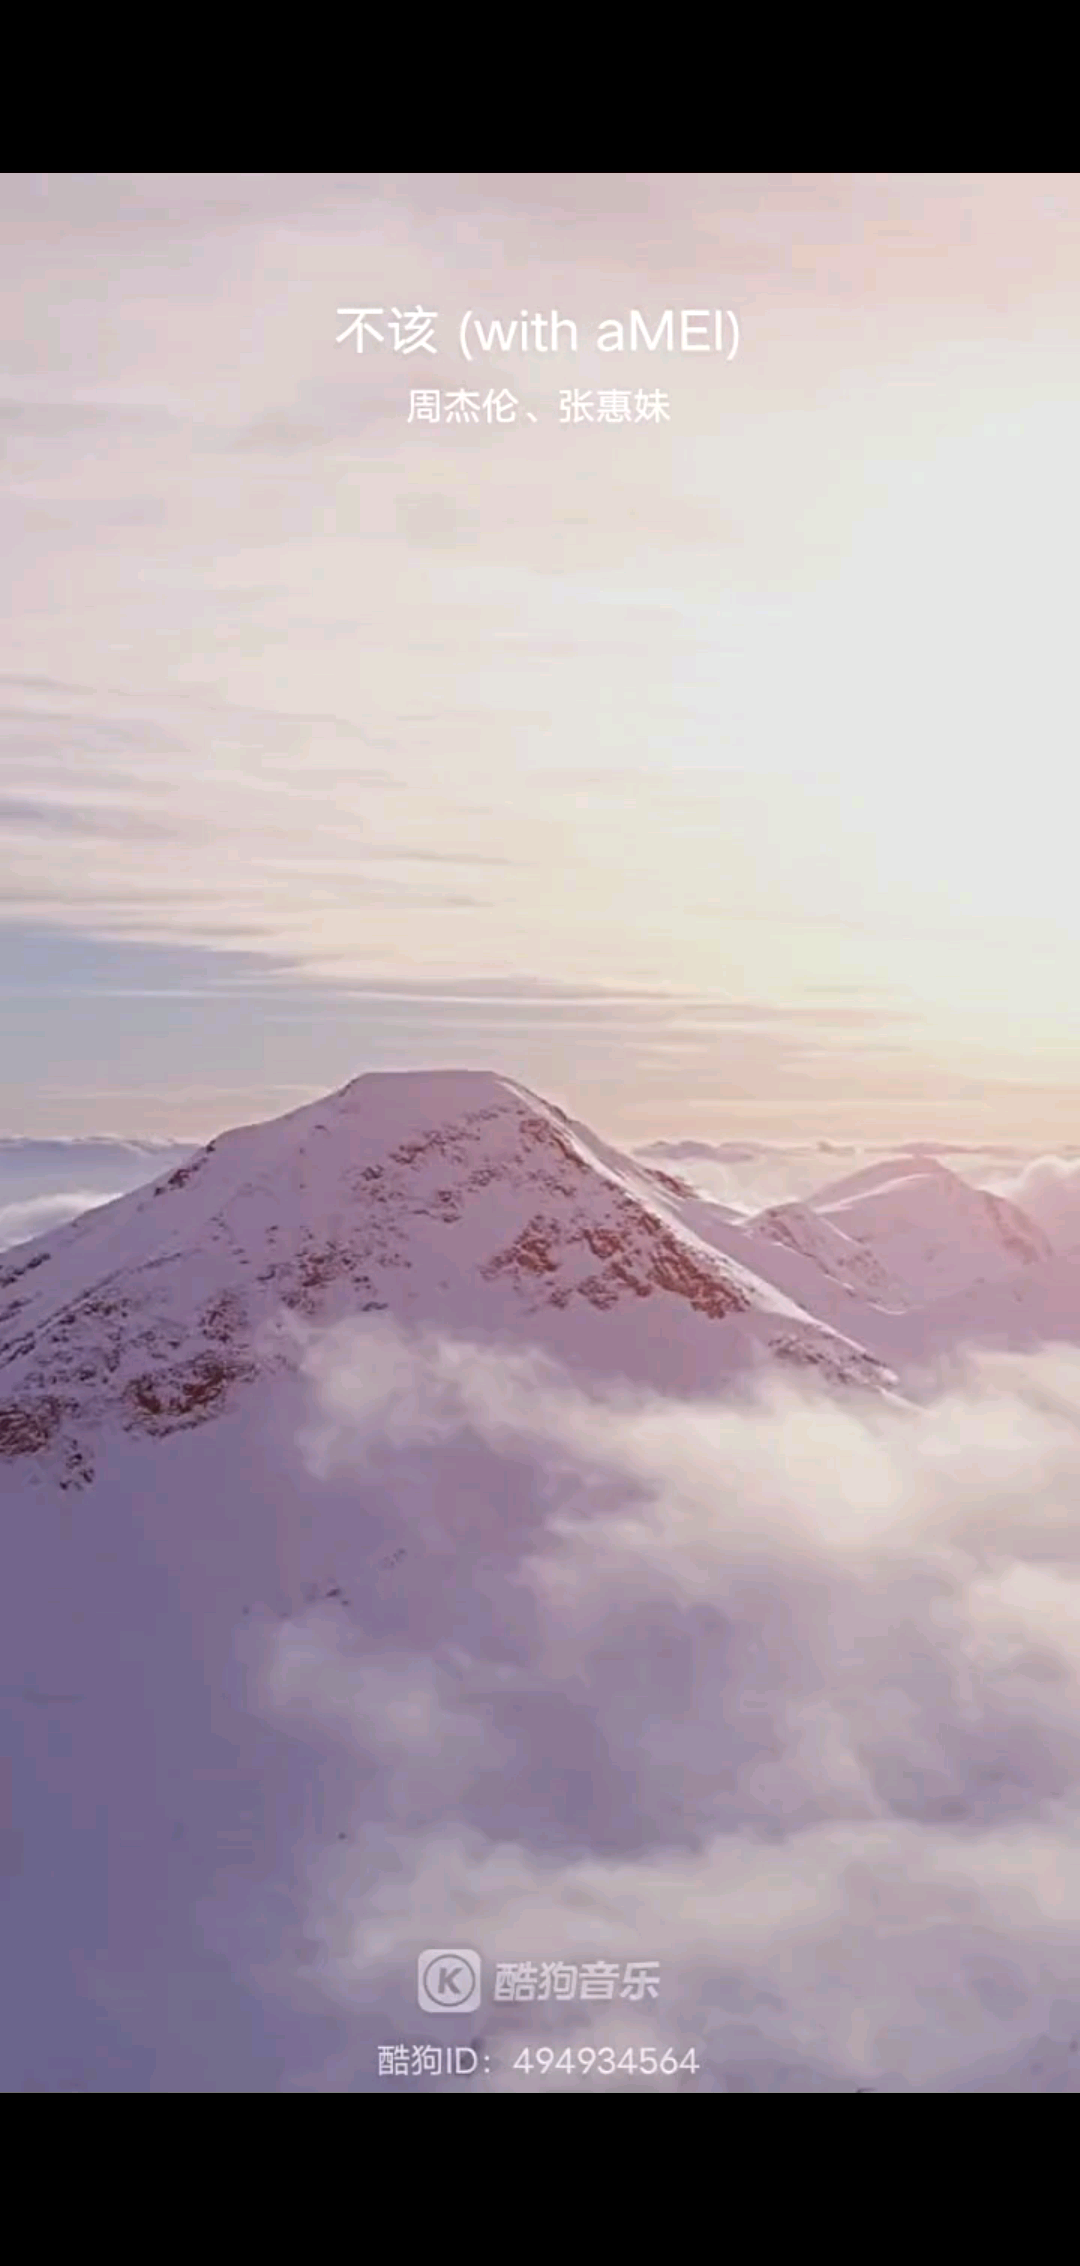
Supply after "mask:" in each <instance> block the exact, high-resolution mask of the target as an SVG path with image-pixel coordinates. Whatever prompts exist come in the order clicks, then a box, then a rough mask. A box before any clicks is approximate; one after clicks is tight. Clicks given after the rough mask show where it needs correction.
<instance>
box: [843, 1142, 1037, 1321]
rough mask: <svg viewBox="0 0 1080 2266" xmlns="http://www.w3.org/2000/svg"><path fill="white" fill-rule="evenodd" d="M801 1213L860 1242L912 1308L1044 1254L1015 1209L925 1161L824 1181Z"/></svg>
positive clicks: (889, 1163)
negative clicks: (813, 1217)
mask: <svg viewBox="0 0 1080 2266" xmlns="http://www.w3.org/2000/svg"><path fill="white" fill-rule="evenodd" d="M807 1209H808V1210H809V1211H810V1212H811V1213H812V1214H813V1215H814V1216H815V1217H816V1218H817V1219H818V1220H820V1221H822V1222H824V1223H826V1224H827V1225H829V1226H831V1227H832V1228H834V1229H837V1230H839V1232H840V1233H841V1234H843V1235H844V1236H845V1237H847V1238H849V1239H850V1240H851V1241H852V1242H854V1243H856V1244H861V1245H862V1246H863V1247H864V1249H866V1250H867V1251H868V1252H870V1253H871V1254H872V1255H873V1257H874V1258H875V1259H876V1260H877V1261H878V1263H879V1265H880V1266H882V1267H883V1268H884V1269H885V1271H886V1273H887V1274H888V1275H889V1276H890V1277H892V1278H893V1280H894V1281H895V1282H897V1283H899V1284H900V1285H902V1286H903V1289H904V1293H905V1295H906V1297H907V1298H908V1299H909V1300H911V1301H912V1302H913V1303H920V1302H922V1301H923V1300H925V1299H931V1298H940V1297H945V1296H948V1295H950V1294H951V1293H952V1292H954V1291H960V1290H964V1289H966V1288H968V1287H969V1286H970V1285H973V1284H975V1283H979V1282H992V1281H994V1280H996V1279H997V1278H998V1277H999V1276H1001V1275H1005V1274H1009V1273H1011V1272H1012V1271H1013V1269H1015V1268H1017V1267H1029V1266H1035V1265H1038V1264H1039V1263H1040V1262H1041V1261H1043V1260H1044V1259H1047V1258H1048V1257H1049V1256H1050V1244H1049V1242H1048V1241H1047V1238H1046V1237H1045V1235H1044V1234H1043V1232H1042V1230H1041V1228H1039V1227H1037V1226H1036V1225H1035V1222H1034V1221H1033V1220H1031V1219H1029V1218H1028V1216H1027V1214H1026V1212H1024V1211H1022V1210H1021V1208H1020V1206H1019V1204H1015V1203H1013V1202H1012V1201H1011V1200H1010V1199H1009V1198H1007V1197H1004V1196H995V1195H991V1194H990V1193H989V1191H988V1190H986V1189H983V1188H975V1187H973V1186H972V1184H971V1183H970V1181H967V1180H963V1179H962V1178H961V1177H960V1175H959V1173H956V1172H953V1171H952V1170H951V1168H950V1167H949V1166H948V1165H945V1164H942V1163H941V1162H940V1160H939V1159H937V1158H933V1157H922V1156H919V1157H902V1158H896V1157H891V1158H888V1159H885V1160H883V1161H882V1162H881V1163H879V1164H873V1165H869V1166H867V1167H866V1168H865V1169H864V1170H863V1171H861V1172H857V1173H850V1174H848V1175H847V1176H846V1177H845V1178H844V1179H843V1180H836V1181H833V1182H831V1183H830V1184H829V1185H828V1186H826V1187H825V1188H821V1189H819V1190H818V1191H817V1193H816V1194H815V1195H814V1196H812V1197H810V1198H809V1199H808V1200H807Z"/></svg>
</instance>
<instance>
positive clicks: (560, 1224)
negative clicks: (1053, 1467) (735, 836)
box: [0, 1071, 891, 1484]
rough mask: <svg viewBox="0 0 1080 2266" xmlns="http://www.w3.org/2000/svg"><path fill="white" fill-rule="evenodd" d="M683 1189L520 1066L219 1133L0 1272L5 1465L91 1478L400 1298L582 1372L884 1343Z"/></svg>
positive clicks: (687, 1368)
mask: <svg viewBox="0 0 1080 2266" xmlns="http://www.w3.org/2000/svg"><path fill="white" fill-rule="evenodd" d="M679 1185H680V1184H679V1183H676V1182H675V1181H674V1180H668V1181H667V1182H666V1185H665V1176H664V1175H662V1174H657V1173H656V1172H655V1171H653V1170H650V1169H649V1168H648V1167H645V1166H642V1165H635V1164H634V1163H633V1162H632V1160H630V1159H629V1158H627V1157H624V1156H623V1155H621V1154H620V1152H619V1151H618V1150H615V1149H612V1148H610V1147H609V1146H608V1144H607V1143H605V1142H603V1141H601V1140H599V1139H598V1138H597V1137H596V1136H595V1135H594V1134H592V1133H591V1132H589V1130H588V1129H587V1128H586V1127H584V1126H580V1125H576V1124H574V1123H573V1122H572V1121H571V1120H570V1119H569V1118H567V1117H566V1116H565V1115H564V1114H563V1112H562V1111H560V1110H557V1109H555V1108H553V1107H551V1106H550V1105H549V1104H548V1103H546V1102H544V1101H542V1100H541V1099H539V1098H538V1097H537V1096H536V1095H535V1094H532V1093H530V1092H529V1091H528V1090H527V1089H526V1088H525V1087H522V1086H519V1085H516V1084H514V1083H513V1082H512V1081H510V1080H509V1079H504V1078H499V1077H496V1076H493V1075H490V1074H488V1073H484V1072H479V1071H460V1072H458V1071H443V1072H433V1073H425V1074H411V1073H401V1074H395V1073H375V1074H373V1075H370V1076H367V1077H361V1078H357V1079H356V1080H354V1081H353V1082H352V1083H351V1084H350V1085H348V1086H346V1087H344V1088H343V1089H342V1090H341V1091H340V1092H339V1093H337V1094H333V1095H330V1096H328V1097H327V1098H326V1099H325V1100H323V1101H321V1102H318V1103H314V1104H311V1105H309V1106H307V1107H305V1108H303V1109H299V1110H294V1111H292V1112H290V1113H289V1115H288V1116H286V1117H281V1118H277V1119H274V1120H272V1121H270V1122H268V1123H265V1124H259V1125H253V1126H247V1127H243V1128H240V1129H237V1130H235V1131H232V1132H229V1133H225V1134H222V1135H221V1136H220V1137H219V1138H218V1139H217V1140H215V1141H212V1142H211V1143H210V1144H209V1146H208V1147H207V1148H206V1149H204V1150H202V1151H199V1152H197V1153H196V1154H195V1155H194V1156H193V1157H192V1158H191V1159H190V1160H189V1161H188V1162H187V1163H185V1164H183V1165H181V1166H179V1167H178V1168H177V1169H176V1170H175V1171H173V1172H171V1173H169V1174H168V1176H167V1177H166V1178H164V1179H161V1180H158V1181H157V1182H155V1183H154V1184H152V1186H150V1187H149V1188H146V1189H140V1190H137V1191H135V1192H134V1193H132V1194H131V1195H128V1196H124V1197H121V1198H119V1199H118V1200H117V1201H116V1202H114V1203H112V1204H108V1205H104V1206H102V1207H100V1208H99V1209H96V1210H94V1211H93V1212H90V1213H87V1214H85V1215H84V1216H83V1217H82V1218H81V1219H79V1220H77V1221H75V1222H74V1223H73V1224H72V1225H70V1226H68V1227H66V1228H64V1229H61V1230H59V1231H58V1232H56V1233H55V1234H53V1235H51V1236H45V1237H40V1238H38V1239H37V1241H36V1242H34V1243H31V1244H25V1245H23V1246H21V1247H20V1248H19V1249H18V1250H17V1252H16V1253H15V1254H14V1255H13V1258H12V1260H11V1262H10V1263H9V1264H7V1265H6V1266H3V1267H0V1457H6V1458H25V1457H34V1458H43V1459H44V1462H45V1464H46V1465H47V1466H48V1467H49V1468H50V1469H52V1470H53V1471H54V1472H56V1473H58V1474H62V1476H63V1480H64V1483H65V1484H78V1483H86V1482H88V1481H89V1479H90V1478H91V1477H92V1476H93V1470H94V1460H95V1450H94V1444H93V1443H94V1439H95V1436H96V1434H97V1433H98V1432H99V1431H100V1428H101V1427H102V1425H112V1426H116V1425H119V1426H120V1427H122V1428H123V1429H124V1430H126V1431H128V1432H132V1433H144V1434H145V1433H150V1434H161V1433H166V1432H170V1431H174V1430H176V1429H177V1428H181V1427H188V1426H190V1425H193V1424H197V1423H200V1422H203V1421H205V1420H207V1419H208V1418H212V1417H213V1416H215V1415H216V1414H217V1413H218V1412H219V1411H221V1410H222V1409H223V1408H225V1407H227V1406H231V1405H232V1403H233V1401H234V1400H235V1397H236V1395H237V1394H242V1393H243V1391H244V1390H245V1389H246V1388H249V1387H251V1386H252V1385H254V1384H255V1383H256V1382H257V1381H258V1380H259V1379H265V1378H266V1377H267V1376H269V1375H273V1374H274V1373H275V1371H276V1370H277V1369H279V1368H280V1367H281V1366H285V1367H288V1366H289V1365H290V1363H291V1362H292V1361H293V1359H294V1358H295V1355H294V1352H293V1349H292V1346H291V1343H290V1341H289V1339H288V1337H287V1335H283V1334H282V1333H280V1332H279V1333H278V1335H277V1337H276V1338H273V1337H271V1336H270V1335H269V1334H268V1332H269V1330H270V1328H271V1326H272V1325H274V1324H275V1322H280V1317H281V1315H282V1311H283V1310H284V1311H285V1312H286V1313H290V1312H291V1313H293V1314H295V1315H299V1316H302V1317H305V1318H309V1319H312V1320H318V1321H325V1322H330V1321H336V1320H339V1319H341V1318H343V1317H344V1316H346V1315H349V1314H355V1313H372V1312H386V1313H389V1314H390V1315H391V1316H392V1317H393V1318H394V1319H395V1320H396V1321H398V1322H400V1323H405V1324H407V1325H413V1324H414V1325H425V1326H436V1327H441V1328H444V1329H446V1330H449V1331H451V1332H454V1333H460V1334H466V1335H473V1336H479V1337H481V1338H488V1339H491V1338H494V1339H500V1340H505V1339H506V1338H507V1337H510V1338H511V1339H513V1340H516V1341H517V1342H519V1343H533V1344H536V1345H538V1346H540V1347H542V1348H543V1349H544V1350H545V1351H547V1352H548V1353H551V1354H554V1355H555V1356H557V1357H558V1358H560V1359H562V1360H563V1361H564V1362H566V1363H568V1364H569V1365H570V1366H572V1367H573V1368H574V1369H575V1370H586V1371H588V1370H593V1371H595V1372H597V1373H599V1374H609V1375H610V1374H623V1375H625V1376H628V1377H632V1378H634V1379H636V1380H638V1381H640V1382H642V1383H645V1384H651V1385H653V1386H655V1387H657V1388H658V1389H668V1390H671V1389H677V1390H682V1391H689V1392H693V1391H699V1390H714V1389H715V1388H716V1387H717V1385H718V1384H720V1383H721V1382H722V1381H723V1380H724V1379H725V1378H726V1377H730V1376H732V1375H733V1374H735V1373H738V1372H740V1371H745V1370H747V1369H752V1368H755V1367H757V1366H759V1365H760V1364H761V1363H762V1362H770V1361H781V1362H790V1363H793V1364H795V1365H797V1366H799V1367H801V1368H802V1369H804V1370H816V1371H819V1372H821V1373H823V1374H824V1376H825V1377H826V1378H827V1379H829V1380H830V1381H835V1382H838V1383H842V1384H863V1385H870V1386H874V1387H878V1388H885V1387H887V1386H888V1384H889V1383H890V1382H891V1380H890V1378H889V1377H888V1374H887V1373H886V1372H885V1371H883V1369H882V1368H881V1366H880V1364H879V1363H878V1362H877V1361H876V1360H874V1359H873V1357H871V1356H869V1355H868V1354H866V1353H865V1352H864V1351H863V1349H862V1348H861V1347H860V1346H858V1345H856V1344H855V1343H853V1342H852V1341H850V1340H848V1339H846V1338H844V1337H842V1336H840V1335H839V1334H838V1333H837V1332H836V1331H835V1330H834V1329H831V1328H830V1327H829V1326H828V1325H826V1324H824V1323H822V1322H820V1321H818V1320H817V1319H815V1318H814V1317H812V1316H811V1315H810V1314H808V1313H806V1312H805V1311H804V1310H803V1309H802V1308H801V1307H800V1306H799V1305H798V1304H797V1303H796V1302H795V1301H793V1300H792V1299H790V1298H788V1297H787V1296H785V1294H784V1293H783V1292H782V1291H780V1290H778V1289H776V1288H775V1287H773V1286H772V1285H771V1284H769V1283H768V1282H766V1281H761V1280H758V1279H757V1278H756V1277H755V1275H754V1274H753V1272H752V1271H751V1270H749V1269H748V1268H746V1267H745V1266H743V1265H741V1264H739V1263H738V1261H736V1260H733V1259H732V1258H731V1257H730V1256H727V1255H724V1254H722V1253H721V1252H720V1251H718V1250H717V1249H716V1248H714V1247H712V1246H711V1245H710V1244H708V1243H706V1242H704V1241H702V1240H701V1238H700V1237H699V1236H697V1235H696V1234H695V1233H694V1232H693V1230H692V1229H691V1228H690V1227H689V1226H688V1225H687V1224H686V1222H685V1220H684V1219H683V1218H682V1217H681V1216H680V1204H681V1203H682V1201H683V1199H682V1198H681V1197H680V1196H678V1195H676V1194H675V1193H674V1191H675V1189H676V1188H677V1187H678V1186H679Z"/></svg>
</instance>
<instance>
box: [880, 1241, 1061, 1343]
mask: <svg viewBox="0 0 1080 2266" xmlns="http://www.w3.org/2000/svg"><path fill="white" fill-rule="evenodd" d="M867 1335H868V1338H869V1339H870V1342H872V1343H874V1344H876V1347H877V1350H878V1351H879V1353H880V1354H881V1355H882V1358H883V1359H886V1360H894V1361H896V1362H898V1363H900V1364H902V1365H903V1367H904V1368H905V1369H908V1370H910V1369H912V1368H914V1367H917V1366H919V1365H920V1364H921V1363H923V1362H928V1361H932V1360H933V1359H935V1358H936V1357H937V1356H938V1355H940V1354H947V1353H956V1352H961V1351H962V1350H963V1349H964V1348H965V1347H968V1346H972V1347H975V1346H998V1347H1008V1348H1009V1349H1011V1350H1012V1351H1014V1352H1028V1351H1030V1350H1031V1349H1033V1348H1034V1347H1037V1346H1043V1345H1055V1344H1058V1345H1080V1259H1077V1258H1075V1257H1073V1258H1069V1257H1065V1256H1060V1255H1054V1256H1053V1257H1051V1258H1049V1259H1044V1260H1041V1261H1039V1263H1038V1264H1036V1265H1034V1266H1028V1267H1023V1268H1018V1269H1017V1270H1016V1271H1015V1272H1014V1273H1013V1274H1011V1275H1007V1276H1005V1277H1003V1278H1002V1279H1001V1280H1000V1281H998V1282H992V1283H986V1282H984V1283H978V1284H976V1285H974V1286H972V1287H969V1288H967V1289H964V1290H961V1291H956V1292H954V1293H953V1294H952V1296H951V1297H947V1298H939V1299H934V1300H932V1301H931V1303H930V1304H929V1305H925V1306H921V1307H919V1308H918V1310H917V1311H912V1312H909V1313H908V1314H906V1315H901V1316H892V1317H889V1319H888V1321H887V1322H885V1323H884V1326H874V1325H873V1324H871V1326H870V1328H869V1329H868V1333H867Z"/></svg>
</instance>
